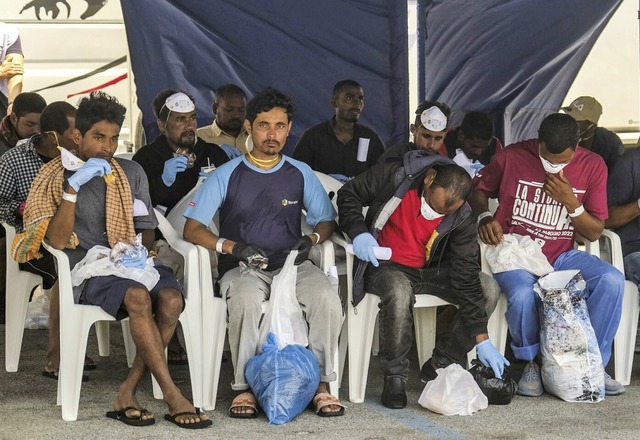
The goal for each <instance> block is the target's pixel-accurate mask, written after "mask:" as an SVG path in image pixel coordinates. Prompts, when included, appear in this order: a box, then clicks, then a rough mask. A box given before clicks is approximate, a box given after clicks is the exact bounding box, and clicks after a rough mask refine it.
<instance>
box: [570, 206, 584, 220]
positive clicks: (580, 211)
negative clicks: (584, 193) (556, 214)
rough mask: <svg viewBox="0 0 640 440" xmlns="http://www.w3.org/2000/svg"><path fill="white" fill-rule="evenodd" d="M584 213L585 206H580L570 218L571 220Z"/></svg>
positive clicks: (571, 213)
mask: <svg viewBox="0 0 640 440" xmlns="http://www.w3.org/2000/svg"><path fill="white" fill-rule="evenodd" d="M583 212H584V205H580V206H578V207H577V208H576V210H575V211H573V212H570V213H569V217H571V218H574V217H577V216H579V215H580V214H582V213H583Z"/></svg>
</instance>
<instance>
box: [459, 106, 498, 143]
mask: <svg viewBox="0 0 640 440" xmlns="http://www.w3.org/2000/svg"><path fill="white" fill-rule="evenodd" d="M460 130H461V131H462V133H463V134H464V136H465V137H466V138H469V139H482V140H485V139H486V140H489V139H491V138H492V137H493V121H491V118H490V117H489V115H488V114H486V113H482V112H469V113H467V114H466V115H464V118H463V119H462V124H460Z"/></svg>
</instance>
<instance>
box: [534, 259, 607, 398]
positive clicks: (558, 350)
mask: <svg viewBox="0 0 640 440" xmlns="http://www.w3.org/2000/svg"><path fill="white" fill-rule="evenodd" d="M585 288H586V283H585V281H584V279H583V278H582V274H581V273H580V271H578V270H562V271H558V272H553V273H550V274H549V275H546V276H544V277H542V278H540V279H539V280H538V282H537V284H536V285H535V286H534V290H535V291H536V293H538V295H539V296H540V298H541V299H542V306H543V312H542V316H543V319H542V329H541V333H540V346H541V349H540V351H541V353H542V383H543V384H544V388H545V389H546V390H547V391H548V392H550V393H551V394H554V395H556V396H558V397H559V398H561V399H562V400H565V401H567V402H590V403H594V402H599V401H601V400H602V399H604V394H605V390H604V368H603V366H602V357H601V355H600V348H599V347H598V341H597V339H596V335H595V332H594V331H593V327H592V326H591V320H590V319H589V312H588V310H587V304H586V300H585V291H584V289H585Z"/></svg>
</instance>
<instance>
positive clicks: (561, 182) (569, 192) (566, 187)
mask: <svg viewBox="0 0 640 440" xmlns="http://www.w3.org/2000/svg"><path fill="white" fill-rule="evenodd" d="M542 189H544V192H545V194H546V195H548V196H549V197H551V198H552V199H553V200H555V201H556V202H559V203H562V204H563V205H564V206H565V207H567V208H577V207H578V206H580V202H579V201H578V198H577V197H576V196H575V194H574V193H573V188H572V187H571V182H569V179H567V178H566V177H565V175H564V171H562V170H561V171H560V172H559V173H558V174H551V173H547V178H546V180H545V182H544V185H543V186H542Z"/></svg>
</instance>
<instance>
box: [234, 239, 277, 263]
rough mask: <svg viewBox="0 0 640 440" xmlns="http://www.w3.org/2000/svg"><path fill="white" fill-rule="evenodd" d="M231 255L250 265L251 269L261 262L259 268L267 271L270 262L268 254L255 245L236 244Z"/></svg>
mask: <svg viewBox="0 0 640 440" xmlns="http://www.w3.org/2000/svg"><path fill="white" fill-rule="evenodd" d="M231 255H233V256H234V257H236V258H237V259H238V260H240V261H244V262H245V263H247V264H249V266H250V267H253V266H254V265H255V264H254V263H256V262H259V263H260V264H259V265H258V267H257V268H261V269H265V268H266V264H268V262H269V259H268V258H267V254H266V253H265V252H264V251H263V250H262V249H260V248H259V247H258V246H256V245H255V244H253V243H236V244H235V245H234V246H233V249H232V250H231ZM262 266H264V267H262Z"/></svg>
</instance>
